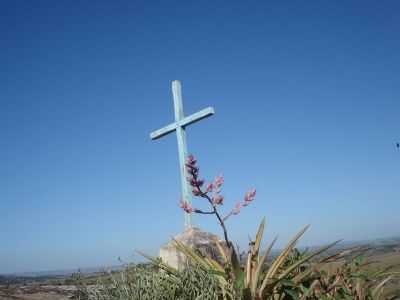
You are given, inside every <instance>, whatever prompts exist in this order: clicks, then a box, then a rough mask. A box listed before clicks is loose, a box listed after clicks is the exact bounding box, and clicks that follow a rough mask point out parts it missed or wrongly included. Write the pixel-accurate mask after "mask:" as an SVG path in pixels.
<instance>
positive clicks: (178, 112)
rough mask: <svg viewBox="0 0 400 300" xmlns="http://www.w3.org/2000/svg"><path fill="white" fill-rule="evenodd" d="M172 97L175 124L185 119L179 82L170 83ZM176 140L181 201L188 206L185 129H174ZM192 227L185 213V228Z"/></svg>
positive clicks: (188, 216)
mask: <svg viewBox="0 0 400 300" xmlns="http://www.w3.org/2000/svg"><path fill="white" fill-rule="evenodd" d="M172 95H173V98H174V108H175V122H176V123H179V122H180V121H182V120H183V118H184V117H185V116H184V114H183V101H182V86H181V83H180V81H178V80H174V81H172ZM176 138H177V140H178V154H179V170H180V173H181V193H182V201H184V202H185V201H186V202H188V203H189V204H191V203H192V197H191V195H190V187H189V183H188V181H187V179H186V177H187V172H186V158H187V155H188V153H187V146H186V132H185V128H184V127H182V126H178V127H177V128H176ZM189 227H192V216H191V214H188V213H185V228H189Z"/></svg>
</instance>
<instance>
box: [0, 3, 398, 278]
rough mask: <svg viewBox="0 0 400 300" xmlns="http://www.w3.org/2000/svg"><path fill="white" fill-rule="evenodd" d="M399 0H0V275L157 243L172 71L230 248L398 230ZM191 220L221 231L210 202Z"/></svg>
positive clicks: (173, 165) (166, 173)
mask: <svg viewBox="0 0 400 300" xmlns="http://www.w3.org/2000/svg"><path fill="white" fill-rule="evenodd" d="M399 12H400V2H398V1H389V2H385V3H377V2H376V1H369V0H367V1H358V0H356V1H350V2H349V1H339V2H337V1H335V2H319V1H307V2H290V3H287V2H278V1H276V2H273V1H268V2H266V1H250V2H246V3H244V2H243V1H229V2H228V1H223V2H219V3H215V1H201V2H199V1H191V0H188V1H184V2H182V1H169V2H154V1H124V0H121V1H112V2H110V1H104V0H99V1H95V2H92V1H85V2H79V3H78V2H75V3H71V2H69V1H49V0H44V1H40V2H15V1H2V2H1V3H0V19H1V22H2V26H1V27H0V31H1V33H2V36H3V39H2V40H1V43H2V46H1V47H0V64H1V66H2V68H1V71H0V82H1V88H0V103H1V109H0V136H1V141H2V145H1V147H0V165H1V167H0V182H1V189H0V228H1V232H0V236H1V240H2V247H1V248H0V272H2V273H3V272H4V273H19V272H22V271H25V270H27V271H29V270H52V269H53V270H54V269H56V270H57V269H71V268H74V267H75V266H96V265H112V264H113V263H114V262H116V261H117V258H118V257H121V259H122V260H123V261H134V260H138V259H139V258H138V256H137V255H136V254H134V249H140V250H142V251H144V252H145V253H148V254H149V255H156V254H157V253H158V249H159V247H160V246H161V245H162V244H164V243H165V242H167V241H168V240H169V238H170V237H171V236H174V235H176V234H178V233H179V232H181V231H182V229H183V225H184V213H183V211H182V209H181V208H180V207H179V201H180V199H181V190H180V175H179V164H178V151H177V139H176V135H175V134H174V133H173V134H170V135H168V136H165V137H163V138H162V139H159V140H156V141H153V140H151V139H150V137H149V134H150V132H152V131H153V130H156V129H159V128H161V127H163V126H165V125H167V124H169V123H171V122H172V121H173V120H174V107H173V101H172V93H171V82H172V80H176V79H177V80H180V81H181V82H182V93H183V106H184V112H185V115H189V114H192V113H195V112H197V111H199V110H201V109H203V108H206V107H209V106H212V107H214V109H215V115H214V116H213V117H211V118H207V119H204V120H202V121H201V122H198V123H196V124H193V125H191V126H189V127H188V128H187V131H186V138H187V143H188V151H189V153H192V154H194V155H195V156H196V157H197V158H198V164H199V166H200V173H201V174H200V176H201V177H202V178H205V180H206V183H208V182H210V181H213V180H214V178H215V177H216V176H217V175H219V174H223V176H224V179H225V183H224V185H223V187H222V195H223V196H224V197H225V198H224V202H223V205H222V206H221V210H222V211H223V214H226V213H228V212H229V211H230V210H231V209H232V208H233V207H234V206H235V203H236V202H237V201H239V200H243V198H244V195H245V193H246V192H248V191H249V190H251V189H253V188H255V189H256V190H257V195H256V198H255V200H254V201H253V202H252V203H251V205H249V206H247V207H245V208H243V209H242V211H241V212H240V214H239V215H237V216H236V215H235V216H233V217H232V218H230V219H229V220H228V222H227V226H228V228H229V234H230V238H231V240H232V241H234V242H237V243H238V244H239V245H240V246H244V245H246V244H247V239H248V234H250V235H251V236H254V234H255V232H256V230H257V227H258V224H259V222H260V221H261V219H262V218H263V217H266V219H267V227H266V241H271V239H272V237H274V236H275V235H278V236H279V239H278V242H277V245H276V247H278V248H279V247H283V246H284V244H285V243H286V242H287V241H289V240H290V239H291V238H292V237H293V236H294V235H295V234H296V233H297V232H298V231H299V230H300V229H301V228H303V227H304V226H305V225H306V224H310V225H311V228H310V229H309V230H308V231H307V233H306V234H305V235H304V236H303V237H302V239H301V241H300V245H303V244H305V245H321V244H327V243H329V242H332V241H334V240H338V239H344V240H365V239H367V238H371V239H375V238H378V237H382V236H397V235H400V218H399V216H398V212H399V211H400V201H399V200H400V184H399V178H400V174H399V169H400V168H399V166H400V149H398V148H397V147H396V143H397V142H399V139H400V123H399V112H400V76H399V70H400V56H399V53H400V39H399V38H398V35H399V33H398V29H399V28H400V13H399ZM193 205H194V206H195V207H197V208H199V209H201V208H205V207H206V203H205V202H204V201H203V200H202V199H193ZM193 219H194V225H197V226H199V227H200V228H202V229H203V230H205V231H210V232H214V233H218V234H220V228H219V225H218V223H217V222H216V221H215V220H214V218H212V216H210V215H201V216H200V215H195V216H194V218H193Z"/></svg>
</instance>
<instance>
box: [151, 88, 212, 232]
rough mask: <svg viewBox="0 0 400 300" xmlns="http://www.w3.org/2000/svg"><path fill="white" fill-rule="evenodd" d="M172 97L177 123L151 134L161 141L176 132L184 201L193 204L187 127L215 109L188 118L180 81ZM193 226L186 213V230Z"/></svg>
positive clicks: (202, 111) (154, 138) (207, 115)
mask: <svg viewBox="0 0 400 300" xmlns="http://www.w3.org/2000/svg"><path fill="white" fill-rule="evenodd" d="M172 95H173V97H174V107H175V122H174V123H171V124H169V125H167V126H165V127H163V128H161V129H158V130H156V131H153V132H152V133H150V138H151V139H152V140H156V139H159V138H160V137H163V136H164V135H167V134H169V133H171V132H173V131H176V137H177V139H178V152H179V166H180V172H181V189H182V201H186V202H188V203H189V204H191V202H192V200H191V198H192V197H191V190H190V185H189V183H188V181H187V179H186V178H187V177H186V176H187V173H186V165H185V163H186V158H187V147H186V135H185V129H186V126H188V125H190V124H193V123H195V122H197V121H200V120H201V119H204V118H207V117H209V116H211V115H213V114H214V108H212V107H207V108H205V109H203V110H201V111H199V112H197V113H194V114H192V115H190V116H188V117H185V116H184V114H183V104H182V89H181V83H180V81H179V80H174V81H172ZM191 226H192V220H191V215H190V214H188V213H185V228H189V227H191Z"/></svg>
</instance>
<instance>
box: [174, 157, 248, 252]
mask: <svg viewBox="0 0 400 300" xmlns="http://www.w3.org/2000/svg"><path fill="white" fill-rule="evenodd" d="M186 167H187V171H188V173H189V177H188V181H189V183H190V185H191V186H192V194H193V196H195V197H200V198H203V199H206V200H207V201H208V203H209V204H210V210H208V211H204V210H201V209H198V208H193V207H192V205H191V204H190V203H188V202H186V201H182V200H181V202H180V207H181V208H182V209H183V210H184V211H185V212H186V213H188V214H191V213H197V214H205V215H215V216H216V218H217V219H218V222H219V224H220V226H221V227H222V230H223V232H224V239H225V242H226V244H227V246H228V247H229V248H231V249H232V248H233V244H232V242H231V241H230V240H229V237H228V231H227V229H226V225H225V222H226V220H228V219H229V218H230V217H231V216H233V215H238V214H239V213H240V210H241V209H242V208H243V207H246V206H248V205H249V204H250V203H251V202H252V201H253V200H254V199H255V197H256V190H255V189H252V190H250V191H249V192H247V193H246V194H245V196H244V200H243V202H240V201H238V202H237V203H236V205H235V207H234V208H233V209H232V210H231V211H230V212H229V213H228V214H226V215H225V216H222V215H221V213H220V211H219V207H220V206H221V205H223V204H224V196H222V195H221V189H222V185H223V183H224V178H223V177H222V175H219V176H217V177H216V178H215V180H214V182H210V183H208V184H207V185H206V187H205V188H203V186H204V179H199V167H198V166H197V160H196V158H195V157H194V156H193V155H189V156H188V158H187V161H186Z"/></svg>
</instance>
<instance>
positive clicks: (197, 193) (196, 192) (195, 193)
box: [192, 187, 201, 196]
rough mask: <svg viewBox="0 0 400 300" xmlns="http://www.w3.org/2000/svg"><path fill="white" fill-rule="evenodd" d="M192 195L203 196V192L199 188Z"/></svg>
mask: <svg viewBox="0 0 400 300" xmlns="http://www.w3.org/2000/svg"><path fill="white" fill-rule="evenodd" d="M192 193H193V195H194V196H199V195H201V191H200V189H199V188H198V187H195V188H193V190H192Z"/></svg>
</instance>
